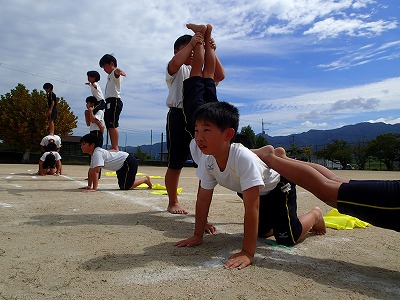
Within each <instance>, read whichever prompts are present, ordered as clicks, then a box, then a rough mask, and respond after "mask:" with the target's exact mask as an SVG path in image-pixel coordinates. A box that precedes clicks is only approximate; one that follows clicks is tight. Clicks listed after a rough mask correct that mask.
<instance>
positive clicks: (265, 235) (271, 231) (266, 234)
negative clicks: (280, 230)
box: [261, 229, 274, 238]
mask: <svg viewBox="0 0 400 300" xmlns="http://www.w3.org/2000/svg"><path fill="white" fill-rule="evenodd" d="M273 235H274V232H273V230H272V229H271V230H270V231H268V232H266V233H265V234H263V235H262V236H261V237H263V238H269V237H270V236H273Z"/></svg>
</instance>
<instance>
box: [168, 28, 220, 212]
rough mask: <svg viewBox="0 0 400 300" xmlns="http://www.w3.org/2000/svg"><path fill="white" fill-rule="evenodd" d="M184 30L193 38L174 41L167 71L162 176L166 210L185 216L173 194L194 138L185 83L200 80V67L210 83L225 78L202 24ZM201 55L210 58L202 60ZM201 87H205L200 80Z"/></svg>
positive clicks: (211, 40) (213, 45)
mask: <svg viewBox="0 0 400 300" xmlns="http://www.w3.org/2000/svg"><path fill="white" fill-rule="evenodd" d="M187 28H188V29H191V30H192V31H193V32H194V35H193V36H191V35H183V36H181V37H179V38H178V39H177V40H176V41H175V43H174V57H173V58H172V59H171V60H170V61H169V62H168V65H167V69H166V82H167V86H168V91H169V92H168V97H167V106H168V108H169V111H168V115H167V148H168V168H167V172H166V174H165V186H166V188H167V192H168V200H169V201H168V208H167V210H168V211H169V212H170V213H173V214H187V211H186V210H185V209H183V208H182V207H181V206H180V204H179V201H178V195H177V192H176V191H177V188H178V183H179V177H180V174H181V170H182V168H183V165H184V163H185V160H186V159H187V157H188V155H189V153H190V150H189V144H190V141H191V140H192V138H193V136H194V131H193V125H192V123H191V118H192V117H191V116H190V114H191V113H192V112H193V111H192V109H191V108H192V107H193V106H192V105H190V104H188V105H185V103H190V102H191V101H192V100H195V99H191V98H190V94H189V91H190V90H191V89H189V88H190V86H189V85H187V81H192V79H190V80H189V78H192V77H194V76H197V77H203V64H204V69H207V70H211V71H207V72H206V73H207V74H210V73H212V78H213V80H212V81H214V80H215V81H216V82H220V81H222V80H223V79H224V78H225V71H224V68H223V66H222V64H221V62H220V60H219V59H218V57H217V55H216V53H215V49H216V46H215V43H214V40H213V39H212V38H211V31H210V35H209V36H210V37H209V38H208V39H205V37H204V35H205V32H206V26H205V25H200V26H198V27H197V26H196V25H193V24H188V25H187ZM210 29H211V28H210ZM204 43H205V44H204ZM204 56H206V57H211V59H207V58H206V59H205V58H204ZM207 76H208V75H207ZM185 85H187V86H185ZM184 86H185V87H184ZM200 88H204V85H203V82H202V80H201V82H200ZM184 90H186V91H187V92H188V94H187V95H188V96H187V97H188V98H187V99H184V97H186V95H185V96H184V95H183V93H184V92H183V91H184ZM184 106H185V108H184Z"/></svg>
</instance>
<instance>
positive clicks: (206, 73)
mask: <svg viewBox="0 0 400 300" xmlns="http://www.w3.org/2000/svg"><path fill="white" fill-rule="evenodd" d="M211 32H212V26H211V25H210V24H207V30H206V32H205V34H204V45H205V46H204V50H205V59H204V68H203V78H212V79H214V74H215V66H216V58H215V51H214V49H213V48H212V45H211Z"/></svg>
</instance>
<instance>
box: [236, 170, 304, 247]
mask: <svg viewBox="0 0 400 300" xmlns="http://www.w3.org/2000/svg"><path fill="white" fill-rule="evenodd" d="M239 196H241V197H242V195H241V194H239ZM271 229H272V230H273V232H274V237H275V240H276V242H277V243H278V244H281V245H285V246H293V245H294V244H296V242H297V240H298V239H299V237H300V235H301V232H302V230H303V226H302V225H301V223H300V220H299V218H298V217H297V195H296V185H295V184H294V183H292V182H290V181H288V180H287V179H285V178H283V177H282V176H281V180H280V182H279V183H278V185H277V186H276V187H275V188H274V189H273V190H272V191H270V192H269V193H268V194H267V195H260V208H259V218H258V236H259V237H263V236H264V235H265V234H266V233H267V232H268V231H270V230H271Z"/></svg>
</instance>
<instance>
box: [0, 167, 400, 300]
mask: <svg viewBox="0 0 400 300" xmlns="http://www.w3.org/2000/svg"><path fill="white" fill-rule="evenodd" d="M87 169H88V167H87V166H70V165H65V166H64V172H65V174H64V175H62V176H58V177H56V176H44V177H41V176H36V175H34V173H35V172H36V171H37V166H36V165H14V164H2V165H0V270H1V272H0V299H154V300H155V299H230V300H231V299H242V300H243V299H280V300H282V299H293V298H294V297H296V298H298V299H400V253H399V249H400V233H397V232H395V231H391V230H385V229H381V228H377V227H373V226H370V227H367V228H366V229H353V230H334V229H328V232H327V234H326V235H324V236H313V235H310V236H309V237H307V238H306V239H305V240H304V241H303V242H302V243H300V244H298V245H296V246H295V247H293V248H289V247H283V246H278V245H276V244H275V243H274V239H273V238H272V239H269V240H266V239H264V240H262V239H260V240H259V241H258V246H257V254H256V259H255V263H254V264H253V265H252V266H250V267H247V268H245V269H244V270H240V271H239V270H225V269H224V268H223V263H224V261H225V260H226V259H227V258H228V257H229V256H230V255H231V253H232V252H234V251H237V250H238V249H240V247H241V243H242V232H243V224H242V220H243V205H242V202H241V200H240V198H239V197H237V196H236V194H235V193H234V192H231V191H228V190H226V189H224V188H221V187H217V188H216V190H215V192H214V200H213V203H212V206H211V211H210V217H209V221H210V222H211V223H213V224H214V225H215V226H216V227H217V230H218V232H219V233H218V234H217V235H215V236H207V237H206V238H205V240H204V243H203V245H201V246H198V247H195V248H177V247H174V246H173V243H174V242H175V241H178V240H180V239H184V238H186V237H189V236H190V235H192V233H193V229H194V224H193V222H194V216H193V213H194V206H195V200H196V191H197V185H198V182H197V178H196V176H195V170H194V169H193V168H184V169H183V171H182V177H181V181H180V185H179V186H180V187H182V192H181V195H180V201H181V204H182V206H183V207H184V208H186V209H187V210H188V211H189V215H185V216H182V215H172V214H170V213H167V212H166V207H167V196H166V195H162V194H151V193H150V192H152V191H153V190H148V189H138V190H131V191H120V190H119V189H118V186H117V179H116V177H114V176H106V175H105V173H104V171H103V175H102V178H101V180H100V187H99V191H98V192H96V193H83V192H82V191H81V190H79V189H78V188H79V187H82V186H84V185H86V181H85V178H86V177H87ZM165 171H166V169H165V168H164V167H146V166H144V167H142V166H140V167H139V172H140V173H142V174H147V175H152V176H156V177H157V178H154V179H152V180H153V183H156V184H157V183H158V184H160V185H164V180H163V178H158V176H160V177H163V176H164V174H165ZM336 172H339V173H340V175H341V176H343V177H346V178H353V179H400V173H398V172H374V171H354V170H349V171H347V170H346V171H336ZM160 193H162V192H160ZM298 196H299V199H298V209H299V213H305V212H306V211H308V210H309V209H311V208H312V207H314V206H319V207H321V209H322V210H323V211H324V213H326V212H328V211H330V208H329V207H328V206H326V205H325V204H324V203H323V202H321V201H319V200H318V199H316V198H315V197H314V196H313V195H312V194H310V193H308V192H306V191H305V190H303V189H301V188H298ZM396 221H397V222H399V220H396Z"/></svg>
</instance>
